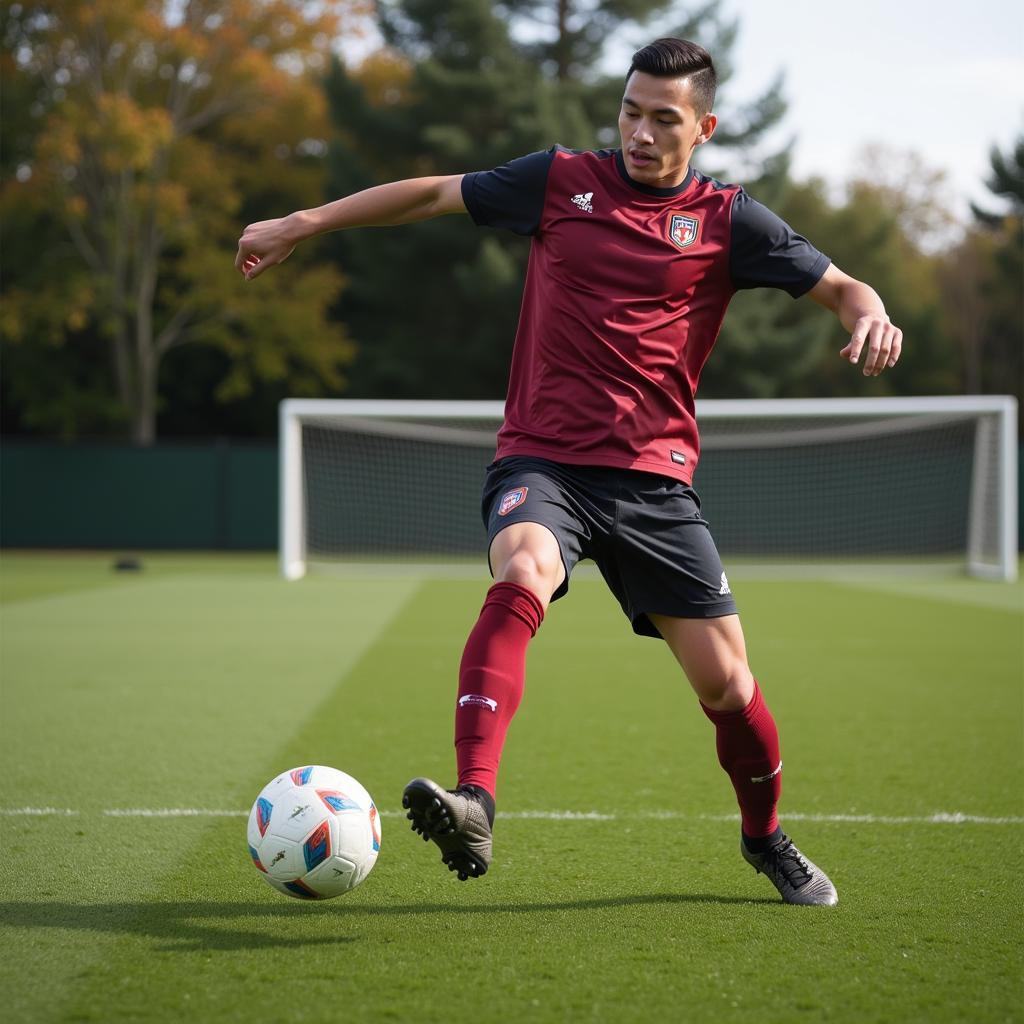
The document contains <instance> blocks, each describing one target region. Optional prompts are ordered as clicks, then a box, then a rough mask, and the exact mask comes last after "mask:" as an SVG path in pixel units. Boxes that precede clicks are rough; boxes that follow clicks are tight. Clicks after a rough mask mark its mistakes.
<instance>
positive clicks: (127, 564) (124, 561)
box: [114, 555, 142, 572]
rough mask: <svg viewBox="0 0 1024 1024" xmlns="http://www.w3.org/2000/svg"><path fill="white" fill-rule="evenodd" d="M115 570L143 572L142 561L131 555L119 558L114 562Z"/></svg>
mask: <svg viewBox="0 0 1024 1024" xmlns="http://www.w3.org/2000/svg"><path fill="white" fill-rule="evenodd" d="M114 572H142V562H140V561H139V559H137V558H132V557H131V556H130V555H129V556H125V557H123V558H119V559H118V560H117V561H116V562H115V563H114Z"/></svg>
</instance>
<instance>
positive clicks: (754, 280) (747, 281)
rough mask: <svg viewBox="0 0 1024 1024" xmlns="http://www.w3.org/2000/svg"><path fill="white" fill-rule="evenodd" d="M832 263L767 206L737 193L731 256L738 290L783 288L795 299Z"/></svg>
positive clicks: (816, 280)
mask: <svg viewBox="0 0 1024 1024" xmlns="http://www.w3.org/2000/svg"><path fill="white" fill-rule="evenodd" d="M830 262H831V260H829V258H828V257H827V256H826V255H824V254H823V253H821V252H819V251H818V250H817V249H815V248H814V246H813V245H811V243H810V242H808V241H807V239H806V238H804V237H803V236H802V235H798V234H797V233H796V232H795V231H794V230H793V229H792V228H791V227H790V226H789V225H788V224H787V223H786V222H785V221H784V220H782V218H781V217H777V216H776V215H775V214H774V213H772V211H771V210H769V209H768V207H766V206H762V205H761V204H760V203H759V202H758V201H757V200H756V199H751V198H750V196H748V195H747V193H746V192H744V191H743V190H742V189H741V190H740V191H739V192H738V193H737V194H736V198H735V199H734V200H733V205H732V246H731V249H730V253H729V270H730V273H731V274H732V280H733V284H734V285H735V286H736V288H738V289H739V288H782V289H784V290H785V291H787V292H789V294H790V295H792V296H793V298H794V299H796V298H799V297H800V296H801V295H803V294H804V293H805V292H809V291H810V290H811V289H812V288H813V287H814V286H815V285H816V284H817V283H818V281H819V280H821V275H822V274H824V273H825V271H826V270H827V269H828V266H829V263H830Z"/></svg>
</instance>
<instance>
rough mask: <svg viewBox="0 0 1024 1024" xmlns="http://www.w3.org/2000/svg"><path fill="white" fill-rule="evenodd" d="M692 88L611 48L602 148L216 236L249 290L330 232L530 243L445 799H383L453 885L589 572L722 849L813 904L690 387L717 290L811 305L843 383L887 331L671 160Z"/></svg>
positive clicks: (708, 76)
mask: <svg viewBox="0 0 1024 1024" xmlns="http://www.w3.org/2000/svg"><path fill="white" fill-rule="evenodd" d="M715 85H716V74H715V68H714V64H713V62H712V59H711V57H710V56H709V54H708V53H707V52H706V51H705V50H704V49H702V48H701V47H700V46H697V45H695V44H694V43H691V42H688V41H685V40H681V39H658V40H656V41H655V42H653V43H651V44H650V45H648V46H645V47H644V48H643V49H641V50H639V51H637V53H636V54H634V56H633V61H632V64H631V65H630V68H629V73H628V75H627V77H626V84H625V91H624V94H623V97H622V106H621V109H620V111H619V133H620V137H621V148H619V149H609V150H599V151H592V152H575V151H570V150H566V149H564V148H562V147H560V146H555V147H554V148H552V149H550V150H547V151H546V152H539V153H533V154H531V155H529V156H523V157H520V158H518V159H514V160H512V161H511V162H510V163H508V164H506V165H504V166H503V167H499V168H496V169H495V170H490V171H478V172H475V173H468V174H464V175H461V174H460V175H452V176H446V177H433V178H418V179H412V180H407V181H398V182H392V183H390V184H387V185H381V186H378V187H376V188H371V189H367V190H365V191H363V192H359V193H356V194H355V195H351V196H348V197H346V198H343V199H339V200H337V201H335V202H332V203H328V204H327V205H325V206H323V207H320V208H319V209H316V210H307V211H299V212H297V213H294V214H292V215H290V216H288V217H284V218H281V219H278V220H270V221H263V222H261V223H258V224H251V225H249V226H248V227H247V228H246V229H245V232H244V233H243V235H242V237H241V240H240V242H239V246H238V255H237V258H236V261H235V266H236V267H237V268H238V269H239V270H240V271H241V272H242V273H243V274H244V275H245V277H246V278H247V279H250V280H251V279H253V278H256V277H258V276H259V275H260V274H261V273H263V272H264V271H265V270H266V269H267V268H268V267H270V266H273V265H275V264H277V263H280V262H281V261H282V260H284V259H285V258H286V257H287V256H288V255H289V253H290V252H291V251H292V249H293V248H294V247H295V245H296V244H297V243H298V242H299V241H301V240H303V239H305V238H308V237H311V236H313V235H316V234H319V233H321V232H325V231H333V230H336V229H339V228H354V227H360V226H368V225H392V224H405V223H409V222H411V221H418V220H424V219H426V218H429V217H436V216H438V215H441V214H454V213H467V212H468V213H469V214H470V216H471V217H472V218H473V221H474V222H475V223H476V224H478V225H489V226H492V227H498V228H505V229H507V230H511V231H514V232H517V233H519V234H522V235H530V236H531V237H532V239H533V241H532V248H531V252H530V262H529V269H528V271H527V275H526V283H525V289H524V295H523V304H522V310H521V313H520V320H519V328H518V331H517V333H516V340H515V348H514V352H513V356H512V367H511V375H510V381H509V389H508V396H507V399H506V404H505V421H504V424H503V426H502V428H501V430H500V431H499V434H498V450H497V455H496V458H495V461H494V463H493V465H492V466H491V467H490V468H489V469H488V475H487V480H486V483H485V487H484V508H485V518H486V522H487V528H488V539H489V549H488V555H489V564H490V569H491V572H492V574H493V577H494V584H493V586H491V588H490V590H489V591H488V593H487V597H486V599H485V601H484V604H483V609H482V611H481V613H480V617H479V619H478V620H477V622H476V625H475V626H474V627H473V629H472V631H471V633H470V635H469V639H468V641H467V643H466V647H465V650H464V653H463V656H462V662H461V666H460V669H459V684H458V698H457V702H456V707H455V747H456V760H457V767H458V779H457V786H456V788H455V789H452V790H448V789H445V788H443V787H441V786H439V785H438V784H437V783H435V782H433V781H431V780H429V779H424V778H418V779H414V780H413V781H412V782H410V783H409V785H408V786H407V787H406V789H405V792H404V794H403V805H404V806H405V807H406V809H407V810H408V817H409V818H410V819H411V821H412V827H413V829H414V830H416V831H417V832H419V833H420V834H421V835H422V836H424V838H426V839H430V840H432V841H433V842H434V843H435V844H436V845H437V846H438V847H439V848H440V850H441V854H442V860H443V861H444V863H445V864H447V866H448V868H449V869H450V870H452V871H455V872H457V873H458V877H459V878H460V879H463V880H465V879H467V878H470V877H476V876H479V875H482V874H484V873H485V872H486V871H487V868H488V866H489V864H490V861H491V831H492V827H493V824H494V801H495V795H496V781H497V773H498V764H499V761H500V758H501V752H502V747H503V745H504V742H505V735H506V732H507V729H508V726H509V722H510V721H511V719H512V716H513V715H514V714H515V712H516V709H517V707H518V706H519V702H520V699H521V697H522V693H523V686H524V679H525V664H526V650H527V647H528V645H529V642H530V639H531V638H532V637H533V636H534V635H535V634H536V632H537V630H538V629H539V628H540V625H541V622H542V621H543V619H544V614H545V612H546V610H547V607H548V604H549V602H551V601H553V600H556V599H558V598H560V597H562V596H563V595H564V594H565V593H566V592H567V590H568V587H569V577H570V575H571V573H572V570H573V567H574V566H575V565H576V563H577V562H578V561H579V560H580V559H581V558H591V559H593V560H594V561H595V562H596V563H597V565H598V567H599V569H600V571H601V574H602V575H603V577H604V579H605V581H606V582H607V584H608V586H609V587H610V589H611V590H612V591H613V593H614V594H615V596H616V597H617V598H618V600H619V603H620V604H621V606H622V609H623V611H624V612H625V614H626V615H627V616H628V618H629V620H630V622H631V623H632V626H633V630H634V631H635V632H636V633H638V634H640V635H642V636H651V637H658V638H661V639H662V640H664V641H665V643H667V644H668V646H669V648H670V649H671V651H672V654H673V655H674V656H675V658H676V660H677V661H678V662H679V664H680V666H681V668H682V670H683V672H684V673H685V675H686V678H687V679H688V680H689V682H690V685H691V686H692V688H693V690H694V691H695V693H696V696H697V697H698V699H699V701H700V705H701V709H702V710H703V712H704V714H705V715H706V716H707V717H708V719H710V721H711V723H712V724H713V726H714V729H715V734H716V744H717V751H718V759H719V762H720V763H721V766H722V768H724V769H725V772H726V773H727V774H728V776H729V779H730V780H731V782H732V785H733V787H734V789H735V793H736V799H737V801H738V803H739V808H740V817H741V836H740V852H741V854H742V856H743V857H744V858H745V859H746V860H747V862H748V863H750V864H751V865H752V866H753V867H754V868H755V869H756V870H757V871H758V872H763V873H764V874H765V875H766V876H767V877H768V878H769V879H770V880H771V881H772V882H773V883H774V885H775V886H776V888H777V889H778V891H779V893H780V894H781V896H782V899H783V900H784V901H786V902H787V903H799V904H823V905H831V904H834V903H836V902H837V895H836V890H835V887H834V886H833V885H832V882H831V881H830V880H829V878H828V876H827V875H826V874H825V872H824V871H822V870H821V868H819V867H817V866H816V865H815V864H814V863H812V862H811V861H810V860H808V859H807V858H806V857H805V856H803V855H802V854H801V853H800V851H799V850H798V849H797V848H796V846H794V844H793V842H792V841H791V840H790V839H789V838H788V836H787V835H786V834H785V833H784V832H783V831H782V828H781V827H780V825H779V820H778V815H777V805H778V801H779V796H780V793H781V789H782V758H781V756H780V753H779V736H778V731H777V729H776V725H775V722H774V720H773V718H772V715H771V712H770V711H769V710H768V705H767V703H766V701H765V698H764V695H763V694H762V692H761V690H760V688H759V687H758V684H757V682H756V681H755V679H754V677H753V675H752V674H751V670H750V668H749V666H748V664H747V655H746V649H745V646H744V639H743V631H742V629H741V627H740V620H739V617H738V615H737V611H736V605H735V602H734V601H733V597H732V593H731V591H730V588H729V582H728V580H727V578H726V574H725V572H724V570H723V568H722V563H721V560H720V558H719V555H718V552H717V550H716V548H715V544H714V541H713V540H712V537H711V534H710V532H709V529H708V525H707V523H706V522H705V521H704V519H703V518H702V517H701V508H700V500H699V498H698V497H697V494H696V493H695V491H694V490H693V488H692V486H691V483H692V480H693V472H694V469H695V468H696V465H697V458H698V453H699V439H698V434H697V423H696V420H695V419H694V395H695V393H696V390H697V381H698V378H699V376H700V371H701V368H702V367H703V365H704V362H705V360H706V359H707V358H708V356H709V354H710V353H711V349H712V347H713V346H714V343H715V339H716V337H717V335H718V330H719V327H720V325H721V323H722V318H723V317H724V315H725V311H726V307H727V306H728V303H729V300H730V298H731V297H732V295H733V293H734V292H735V291H737V290H738V289H741V288H756V287H771V288H782V289H784V290H785V291H787V292H789V293H790V295H792V296H793V297H794V298H796V297H799V296H802V295H809V296H810V297H811V298H812V299H814V300H815V301H816V302H818V303H820V304H821V305H823V306H826V307H827V308H828V309H830V310H832V311H833V312H834V313H835V314H836V315H837V316H838V318H839V320H840V322H841V323H842V324H843V327H844V328H845V329H846V330H847V331H849V332H850V341H849V343H848V344H847V345H846V346H845V347H844V348H843V349H842V350H841V352H840V355H841V356H842V357H844V358H845V359H847V360H849V362H850V363H853V364H858V363H859V364H860V365H861V366H862V369H863V373H864V374H865V375H866V376H877V375H878V374H880V373H882V372H883V370H885V369H886V368H887V367H891V366H894V365H895V364H896V361H897V360H898V359H899V356H900V346H901V342H902V334H901V332H900V331H899V330H898V329H897V328H896V327H894V326H893V325H892V323H890V321H889V318H888V317H887V316H886V312H885V308H884V306H883V304H882V301H881V299H880V298H879V297H878V295H877V294H876V293H875V292H874V291H873V290H872V289H871V288H870V287H868V285H866V284H863V283H862V282H860V281H857V280H855V279H853V278H851V277H849V276H848V275H847V274H844V273H843V272H842V271H841V270H839V268H838V267H836V266H835V265H834V264H832V263H831V262H830V261H829V259H828V258H827V257H826V256H824V255H823V254H822V253H820V252H819V251H818V250H817V249H816V248H814V246H813V245H811V243H810V242H808V241H807V240H806V239H804V238H802V237H801V236H799V235H798V234H796V233H795V232H794V231H793V230H792V229H791V228H790V227H789V226H788V225H787V224H785V223H784V222H783V221H782V220H780V219H779V218H778V217H777V216H776V215H775V214H773V213H771V212H770V211H769V210H768V209H766V208H765V207H764V206H762V205H760V204H759V203H758V202H756V201H755V200H754V199H752V198H751V197H750V196H748V195H747V194H746V192H744V191H743V189H742V188H739V187H738V186H736V185H727V184H722V183H720V182H718V181H715V180H713V179H711V178H709V177H707V176H705V175H703V174H701V173H699V172H698V171H695V170H693V169H692V168H691V167H690V159H691V157H692V155H693V152H694V150H695V149H696V148H697V147H698V146H701V145H703V144H704V143H705V142H707V141H708V140H709V139H710V138H711V137H712V136H713V135H714V132H715V126H716V124H717V118H716V117H715V115H714V114H713V113H712V105H713V101H714V96H715Z"/></svg>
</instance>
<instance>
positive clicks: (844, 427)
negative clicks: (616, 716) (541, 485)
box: [280, 395, 1018, 580]
mask: <svg viewBox="0 0 1024 1024" xmlns="http://www.w3.org/2000/svg"><path fill="white" fill-rule="evenodd" d="M502 412H503V403H501V402H466V401H373V400H343V399H342V400H339V399H289V400H287V401H285V402H282V403H281V407H280V555H281V572H282V574H283V575H284V576H285V577H286V578H287V579H298V578H299V577H301V576H303V575H304V574H305V573H306V570H307V567H308V564H309V563H311V562H320V561H323V562H331V561H339V560H347V559H366V558H375V557H379V558H405V559H411V558H445V557H449V558H450V557H456V556H462V555H470V554H477V555H482V553H483V549H484V545H485V543H486V537H485V534H484V531H483V525H482V521H481V518H480V514H479V495H480V489H481V484H482V482H483V474H484V470H485V468H486V466H487V464H488V463H489V462H490V461H491V459H492V458H493V454H494V438H495V433H496V431H497V428H498V427H499V426H500V424H501V420H502ZM697 419H698V423H699V424H700V432H701V442H702V444H701V460H700V465H699V466H698V469H697V475H696V479H695V481H694V485H695V487H696V488H697V491H698V492H699V493H700V495H701V498H702V500H703V503H704V512H705V515H706V516H707V518H708V519H709V520H710V522H711V526H712V531H713V532H714V534H715V537H716V540H717V541H718V545H719V547H720V549H721V550H722V552H723V555H725V556H726V557H743V558H744V559H748V560H759V559H765V560H773V561H778V560H779V559H782V560H786V561H790V562H795V561H804V560H818V561H821V560H835V561H843V562H847V561H870V560H876V561H877V560H897V561H899V562H906V561H911V562H912V561H915V560H921V561H936V560H942V559H947V560H948V559H949V558H951V557H955V558H957V559H958V560H961V561H962V563H963V565H964V567H965V569H966V571H967V572H968V573H970V574H971V575H973V576H978V577H984V578H989V579H999V580H1014V579H1016V578H1017V564H1018V556H1017V515H1018V510H1017V403H1016V400H1015V399H1013V398H1011V397H1007V396H973V395H953V396H941V397H923V398H875V399H862V398H834V399H764V400H761V399H749V400H748V399H737V400H731V399H726V400H713V399H712V400H706V401H698V402H697Z"/></svg>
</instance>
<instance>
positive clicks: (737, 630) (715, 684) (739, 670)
mask: <svg viewBox="0 0 1024 1024" xmlns="http://www.w3.org/2000/svg"><path fill="white" fill-rule="evenodd" d="M648 616H649V618H650V620H651V621H652V622H653V623H654V625H655V627H656V628H657V630H658V632H659V633H661V635H662V637H663V638H664V639H665V643H667V644H668V646H669V649H670V650H671V651H672V653H673V655H675V658H676V661H678V662H679V664H680V665H681V666H682V669H683V671H684V672H685V673H686V678H687V679H688V680H689V681H690V685H691V686H692V687H693V689H694V692H695V693H696V694H697V696H698V697H699V698H700V699H701V701H702V702H703V703H704V704H706V705H707V706H708V707H710V708H711V709H712V710H715V711H738V710H740V709H741V708H745V707H746V706H747V705H748V704H749V703H750V701H751V698H752V697H753V696H754V679H753V676H752V675H751V673H750V668H749V666H748V665H747V647H746V642H745V641H744V639H743V627H742V626H741V625H740V617H739V616H738V615H722V616H718V617H715V618H701V619H685V618H676V617H674V616H670V615H658V614H656V613H648Z"/></svg>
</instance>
